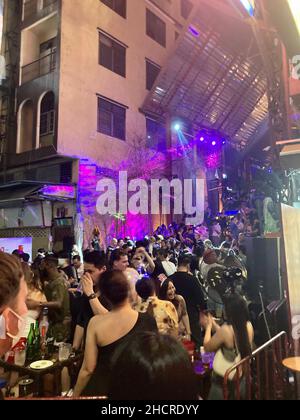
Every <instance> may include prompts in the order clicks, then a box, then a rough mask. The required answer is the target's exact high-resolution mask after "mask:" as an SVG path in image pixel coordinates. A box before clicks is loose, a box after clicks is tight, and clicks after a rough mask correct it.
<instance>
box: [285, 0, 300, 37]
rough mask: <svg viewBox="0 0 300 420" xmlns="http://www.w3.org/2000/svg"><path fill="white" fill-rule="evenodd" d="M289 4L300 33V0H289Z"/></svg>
mask: <svg viewBox="0 0 300 420" xmlns="http://www.w3.org/2000/svg"><path fill="white" fill-rule="evenodd" d="M288 4H289V6H290V9H291V12H292V15H293V18H294V21H295V23H296V26H297V29H298V32H299V35H300V2H299V0H288Z"/></svg>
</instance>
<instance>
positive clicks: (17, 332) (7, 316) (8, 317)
mask: <svg viewBox="0 0 300 420" xmlns="http://www.w3.org/2000/svg"><path fill="white" fill-rule="evenodd" d="M24 329H25V320H24V318H22V317H21V316H20V315H18V314H17V313H16V312H14V311H13V310H12V309H10V308H7V309H5V311H4V312H3V314H2V315H0V338H1V339H6V338H7V337H10V338H18V337H21V334H22V333H23V331H24Z"/></svg>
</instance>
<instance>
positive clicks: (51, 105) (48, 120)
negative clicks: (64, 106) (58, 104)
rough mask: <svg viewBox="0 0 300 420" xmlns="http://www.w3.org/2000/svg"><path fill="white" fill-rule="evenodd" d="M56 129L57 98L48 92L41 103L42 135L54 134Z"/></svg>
mask: <svg viewBox="0 0 300 420" xmlns="http://www.w3.org/2000/svg"><path fill="white" fill-rule="evenodd" d="M54 127H55V96H54V93H53V92H48V93H47V94H46V95H45V96H44V98H43V100H42V103H41V117H40V135H41V136H48V135H49V134H54Z"/></svg>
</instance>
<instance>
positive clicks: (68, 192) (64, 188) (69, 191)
mask: <svg viewBox="0 0 300 420" xmlns="http://www.w3.org/2000/svg"><path fill="white" fill-rule="evenodd" d="M40 192H41V194H43V195H45V196H47V197H57V198H65V199H70V200H73V199H75V197H76V191H75V187H74V186H72V185H45V186H44V187H43V188H42V189H41V191H40Z"/></svg>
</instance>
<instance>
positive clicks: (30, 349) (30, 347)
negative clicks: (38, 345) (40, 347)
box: [26, 323, 35, 362]
mask: <svg viewBox="0 0 300 420" xmlns="http://www.w3.org/2000/svg"><path fill="white" fill-rule="evenodd" d="M34 344H35V343H34V323H32V324H30V330H29V334H28V337H27V351H26V357H27V360H28V362H32V361H33V359H34V353H35V347H34Z"/></svg>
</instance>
